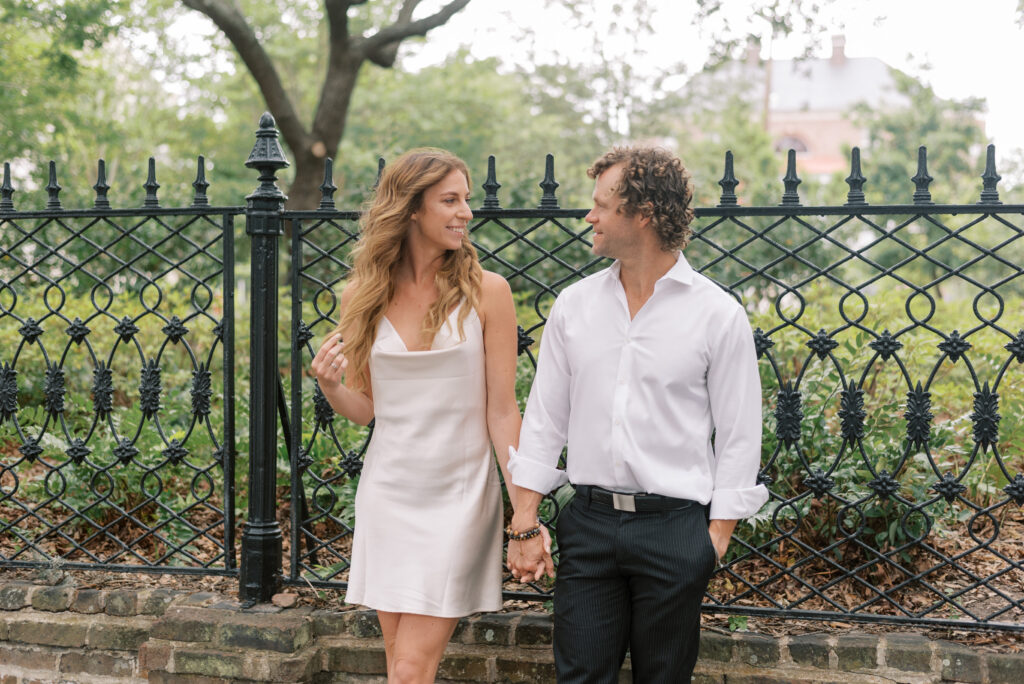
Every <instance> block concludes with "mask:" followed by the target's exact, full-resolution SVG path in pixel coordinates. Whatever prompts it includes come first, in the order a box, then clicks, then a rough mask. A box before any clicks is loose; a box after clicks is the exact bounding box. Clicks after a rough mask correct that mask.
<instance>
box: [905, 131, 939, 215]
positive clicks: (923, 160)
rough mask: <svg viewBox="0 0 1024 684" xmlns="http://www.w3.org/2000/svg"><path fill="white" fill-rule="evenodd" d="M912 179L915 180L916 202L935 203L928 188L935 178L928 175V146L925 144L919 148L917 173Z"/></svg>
mask: <svg viewBox="0 0 1024 684" xmlns="http://www.w3.org/2000/svg"><path fill="white" fill-rule="evenodd" d="M910 180H912V181H914V204H935V202H932V193H931V192H929V190H928V185H929V184H930V183H931V182H932V181H933V180H935V179H934V178H932V177H931V176H929V175H928V148H926V147H925V146H924V145H921V146H920V147H918V148H917V174H916V175H915V176H914V177H913V178H911V179H910Z"/></svg>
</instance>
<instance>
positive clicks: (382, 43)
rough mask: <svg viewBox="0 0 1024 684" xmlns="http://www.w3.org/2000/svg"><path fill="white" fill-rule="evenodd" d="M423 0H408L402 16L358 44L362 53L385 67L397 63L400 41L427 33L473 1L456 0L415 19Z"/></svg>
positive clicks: (404, 4)
mask: <svg viewBox="0 0 1024 684" xmlns="http://www.w3.org/2000/svg"><path fill="white" fill-rule="evenodd" d="M420 1H421V0H406V1H405V3H403V5H402V9H401V10H399V12H398V19H396V20H395V23H393V24H391V25H390V26H385V27H384V28H382V29H381V30H379V31H377V33H375V34H373V35H372V36H368V37H366V38H364V39H362V41H360V43H359V44H358V49H359V50H360V52H361V53H362V55H363V56H365V57H366V59H368V60H370V61H371V62H373V63H374V64H376V65H378V66H382V67H385V68H387V67H391V66H394V64H395V56H396V55H397V53H398V45H399V43H401V42H402V41H403V40H405V39H406V38H410V37H412V36H424V35H426V34H427V31H429V30H430V29H433V28H437V27H438V26H441V25H442V24H444V23H445V22H446V21H448V20H449V19H451V18H452V16H454V15H455V13H456V12H458V11H459V10H461V9H462V8H463V7H465V6H466V5H468V4H469V2H470V0H452V1H451V2H449V3H448V4H447V5H445V6H444V7H442V8H441V9H440V10H438V11H437V12H436V13H434V14H432V15H430V16H429V17H424V18H423V19H419V20H417V21H412V13H413V10H415V9H416V6H417V5H419V3H420Z"/></svg>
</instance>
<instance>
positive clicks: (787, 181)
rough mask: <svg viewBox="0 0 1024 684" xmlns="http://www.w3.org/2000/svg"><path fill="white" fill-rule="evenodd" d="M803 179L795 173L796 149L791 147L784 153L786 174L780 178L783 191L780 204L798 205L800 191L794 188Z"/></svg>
mask: <svg viewBox="0 0 1024 684" xmlns="http://www.w3.org/2000/svg"><path fill="white" fill-rule="evenodd" d="M802 182H803V181H801V180H800V178H799V177H798V176H797V175H796V150H793V149H791V150H790V151H789V153H788V154H787V155H786V175H785V177H784V178H783V179H782V183H783V185H785V188H786V189H785V191H784V192H783V193H782V203H781V206H784V207H786V206H799V205H800V193H798V192H797V190H796V188H797V186H798V185H800V183H802Z"/></svg>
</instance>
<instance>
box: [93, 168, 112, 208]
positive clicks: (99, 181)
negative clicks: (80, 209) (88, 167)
mask: <svg viewBox="0 0 1024 684" xmlns="http://www.w3.org/2000/svg"><path fill="white" fill-rule="evenodd" d="M92 189H93V190H95V191H96V199H94V200H93V202H92V205H93V206H94V207H95V208H97V209H109V208H110V199H109V198H108V197H107V192H109V191H110V186H109V185H107V162H106V161H104V160H103V159H100V160H99V161H97V162H96V185H94V186H92Z"/></svg>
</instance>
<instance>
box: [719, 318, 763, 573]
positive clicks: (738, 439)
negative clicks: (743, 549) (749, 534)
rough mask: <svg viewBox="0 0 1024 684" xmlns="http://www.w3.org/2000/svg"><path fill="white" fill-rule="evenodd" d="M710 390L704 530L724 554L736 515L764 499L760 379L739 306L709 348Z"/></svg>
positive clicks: (748, 511) (744, 514)
mask: <svg viewBox="0 0 1024 684" xmlns="http://www.w3.org/2000/svg"><path fill="white" fill-rule="evenodd" d="M713 354H714V356H713V357H712V360H711V366H710V368H709V369H708V394H709V396H710V398H711V414H712V418H713V419H714V424H715V472H714V476H715V484H714V490H713V491H712V494H711V523H710V525H709V526H708V533H709V534H710V536H711V541H712V543H713V544H714V546H715V551H716V552H717V553H718V557H719V558H721V557H722V556H724V555H725V551H726V549H727V548H728V546H729V539H730V538H731V537H732V532H733V529H734V528H735V527H736V523H737V521H738V519H739V518H745V517H747V516H750V515H753V514H754V513H756V512H757V511H758V509H760V508H761V506H762V505H764V502H765V501H767V500H768V490H767V488H765V486H764V485H759V484H757V472H758V469H759V467H760V465H761V379H760V376H759V375H758V370H757V354H756V352H755V350H754V337H753V333H752V332H751V330H750V323H749V322H748V321H747V317H746V313H745V312H744V311H743V309H742V308H739V307H737V309H736V310H735V311H734V312H733V314H732V316H731V318H730V319H729V321H728V323H727V324H726V325H725V326H723V330H722V333H721V335H720V339H719V340H718V342H717V344H715V345H714V346H713Z"/></svg>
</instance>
